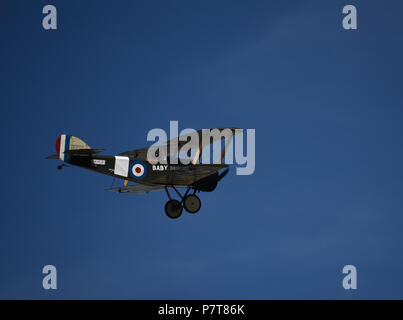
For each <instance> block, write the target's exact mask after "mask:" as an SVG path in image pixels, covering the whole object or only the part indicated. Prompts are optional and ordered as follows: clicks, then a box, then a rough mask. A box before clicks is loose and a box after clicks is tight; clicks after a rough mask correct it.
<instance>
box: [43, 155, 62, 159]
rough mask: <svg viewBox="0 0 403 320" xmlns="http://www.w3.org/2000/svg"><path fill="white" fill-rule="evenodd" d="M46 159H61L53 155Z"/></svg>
mask: <svg viewBox="0 0 403 320" xmlns="http://www.w3.org/2000/svg"><path fill="white" fill-rule="evenodd" d="M46 159H59V156H58V155H57V154H52V155H51V156H47V157H46Z"/></svg>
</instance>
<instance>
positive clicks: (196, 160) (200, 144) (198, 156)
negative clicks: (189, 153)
mask: <svg viewBox="0 0 403 320" xmlns="http://www.w3.org/2000/svg"><path fill="white" fill-rule="evenodd" d="M202 147H203V142H202V141H199V149H198V150H197V153H196V155H195V158H194V159H193V161H192V164H197V162H198V161H199V159H200V157H201V154H202Z"/></svg>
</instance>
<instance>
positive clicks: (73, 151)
mask: <svg viewBox="0 0 403 320" xmlns="http://www.w3.org/2000/svg"><path fill="white" fill-rule="evenodd" d="M104 150H105V149H70V150H66V151H64V153H67V154H71V155H91V154H95V153H99V152H101V151H104Z"/></svg>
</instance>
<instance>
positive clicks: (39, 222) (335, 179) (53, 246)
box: [0, 0, 403, 299]
mask: <svg viewBox="0 0 403 320" xmlns="http://www.w3.org/2000/svg"><path fill="white" fill-rule="evenodd" d="M46 4H53V5H55V6H56V7H57V10H58V29H57V30H54V31H45V30H43V28H42V17H43V15H42V8H43V6H44V5H46ZM346 4H354V5H356V7H357V10H358V30H356V31H346V30H344V29H343V28H342V18H343V15H342V8H343V6H344V5H346ZM402 11H403V4H402V3H401V1H339V0H336V1H319V0H318V1H225V0H220V1H193V0H192V1H189V0H186V1H180V0H175V1H173V0H170V1H99V0H98V1H88V0H86V1H78V0H74V1H73V0H72V1H60V0H51V1H4V0H2V1H1V2H0V15H1V17H0V39H1V40H2V44H1V49H0V90H1V94H0V106H1V117H0V121H1V127H0V130H1V134H0V140H1V158H0V162H1V168H2V175H1V177H2V186H1V192H0V197H1V198H0V199H1V214H0V259H1V263H0V298H28V299H34V298H35V299H55V298H57V299H61V298H63V299H64V298H78V299H81V298H101V299H104V298H113V299H119V298H123V299H177V298H180V299H181V298H184V299H199V298H208V299H224V298H227V299H273V298H276V299H283V298H285V299H311V298H314V299H319V298H320V299H356V298H371V299H372V298H392V299H396V298H400V299H402V298H403V257H402V252H403V236H402V227H403V211H402V209H403V197H402V191H403V168H402V163H403V152H402V147H403V144H402V137H403V127H402V116H403V105H402V102H403V90H402V89H403V88H402V74H403V62H402V57H403V46H402V36H403V20H402V18H401V17H402ZM170 120H178V121H179V127H180V129H184V128H189V127H190V128H195V129H201V128H210V127H216V126H219V127H221V126H236V127H240V128H245V129H246V128H254V129H256V171H255V173H254V174H253V175H251V176H236V175H235V170H234V168H233V170H231V171H230V173H229V174H228V176H227V177H226V178H225V179H224V180H223V181H222V183H220V185H219V186H218V187H217V189H216V190H215V192H213V193H201V194H200V197H201V199H202V209H201V211H200V212H199V213H197V214H196V215H189V214H187V213H186V212H184V213H183V216H182V217H181V218H180V219H178V220H171V219H169V218H167V217H166V216H165V213H164V209H163V207H164V204H165V202H166V200H167V199H166V195H165V193H164V192H155V193H150V194H147V195H127V194H126V195H124V194H117V193H109V192H106V191H105V189H107V188H109V187H110V185H111V182H112V178H110V177H107V176H102V175H99V174H96V173H93V172H90V171H86V170H83V169H80V168H65V169H63V170H61V171H59V170H57V169H56V166H57V165H58V164H59V163H58V161H55V160H45V157H46V156H47V155H50V154H54V153H55V150H54V149H55V147H54V145H55V140H56V138H57V136H58V135H59V134H61V133H68V134H72V135H75V136H77V137H80V138H82V139H83V140H84V141H86V142H87V143H88V144H89V145H90V146H92V147H94V148H105V149H106V152H105V153H106V154H117V153H120V152H123V151H126V150H131V149H136V148H141V147H145V146H147V141H146V134H147V132H148V131H149V130H150V129H152V128H163V129H165V130H168V129H169V121H170ZM47 264H53V265H55V266H56V267H57V270H58V290H56V291H52V290H48V291H45V290H43V289H42V278H43V275H42V268H43V266H44V265H47ZM347 264H353V265H355V266H356V267H357V270H358V290H355V291H352V290H350V291H346V290H344V289H343V288H342V279H343V276H344V275H343V274H342V268H343V266H344V265H347Z"/></svg>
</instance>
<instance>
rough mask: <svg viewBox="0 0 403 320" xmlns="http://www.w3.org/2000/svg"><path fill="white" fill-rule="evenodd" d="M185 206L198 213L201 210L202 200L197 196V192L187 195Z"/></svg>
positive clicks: (186, 208)
mask: <svg viewBox="0 0 403 320" xmlns="http://www.w3.org/2000/svg"><path fill="white" fill-rule="evenodd" d="M183 206H184V207H185V210H186V211H187V212H189V213H196V212H197V211H199V210H200V207H201V201H200V199H199V197H198V196H196V195H195V194H191V195H189V196H186V198H185V199H184V200H183Z"/></svg>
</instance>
